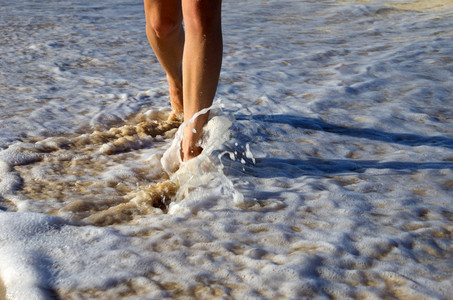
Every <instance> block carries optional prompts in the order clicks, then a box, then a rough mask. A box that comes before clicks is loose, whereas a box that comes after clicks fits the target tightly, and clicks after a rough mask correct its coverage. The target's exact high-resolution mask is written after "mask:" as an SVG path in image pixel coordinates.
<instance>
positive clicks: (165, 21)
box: [146, 16, 182, 39]
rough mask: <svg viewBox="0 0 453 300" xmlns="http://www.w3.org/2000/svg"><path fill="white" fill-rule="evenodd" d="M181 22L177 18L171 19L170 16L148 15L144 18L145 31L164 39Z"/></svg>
mask: <svg viewBox="0 0 453 300" xmlns="http://www.w3.org/2000/svg"><path fill="white" fill-rule="evenodd" d="M181 26H182V25H181V22H180V21H178V20H172V19H171V18H165V17H160V16H158V17H155V18H152V17H149V18H148V19H147V20H146V32H147V33H148V34H152V35H154V36H156V37H157V38H159V39H165V38H166V37H169V36H170V35H171V34H172V33H173V32H175V31H176V30H178V29H179V28H180V27H181Z"/></svg>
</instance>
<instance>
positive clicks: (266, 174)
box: [222, 115, 453, 178]
mask: <svg viewBox="0 0 453 300" xmlns="http://www.w3.org/2000/svg"><path fill="white" fill-rule="evenodd" d="M236 120H251V121H254V122H262V123H278V124H288V125H290V126H293V127H295V128H304V129H311V130H321V131H326V132H331V133H335V134H341V135H347V136H351V137H357V138H365V139H370V140H378V141H382V142H387V143H398V144H402V145H407V146H421V145H426V146H433V147H445V148H449V149H453V138H447V137H443V136H420V135H415V134H399V133H388V132H383V131H379V130H375V129H369V128H348V127H343V126H339V125H335V124H331V123H327V122H324V121H322V120H319V119H312V118H303V117H296V116H291V115H255V116H246V115H238V116H236ZM452 156H453V153H452ZM222 160H223V163H224V165H225V166H227V170H226V171H227V172H231V173H237V174H236V175H242V176H244V175H245V176H253V177H259V178H275V177H286V178H297V177H300V176H326V175H327V176H329V175H335V174H337V175H338V174H347V173H363V172H365V171H366V170H369V169H388V170H390V171H393V172H397V173H400V174H404V173H412V172H414V171H417V170H422V169H453V162H450V161H445V162H409V161H388V162H382V161H378V160H354V159H320V158H308V159H283V158H278V157H277V158H258V159H256V162H255V165H252V164H246V165H241V164H240V163H236V162H233V161H231V160H229V159H228V158H227V157H224V158H223V159H222Z"/></svg>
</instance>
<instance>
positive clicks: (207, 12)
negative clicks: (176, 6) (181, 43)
mask: <svg viewBox="0 0 453 300" xmlns="http://www.w3.org/2000/svg"><path fill="white" fill-rule="evenodd" d="M187 2H188V4H186V5H183V14H184V26H185V28H186V30H187V31H189V30H190V31H192V32H194V33H200V34H206V33H207V32H209V31H211V30H216V29H218V28H220V26H221V5H222V4H221V1H217V0H200V1H187Z"/></svg>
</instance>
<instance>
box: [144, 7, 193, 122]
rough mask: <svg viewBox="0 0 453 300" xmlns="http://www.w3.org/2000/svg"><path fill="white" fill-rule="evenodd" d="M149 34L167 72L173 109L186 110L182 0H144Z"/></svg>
mask: <svg viewBox="0 0 453 300" xmlns="http://www.w3.org/2000/svg"><path fill="white" fill-rule="evenodd" d="M144 7H145V16H146V35H147V36H148V41H149V43H150V44H151V47H152V48H153V51H154V53H155V54H156V57H157V59H158V60H159V62H160V64H161V65H162V67H163V68H164V70H165V72H166V73H167V81H168V85H169V92H170V103H171V108H172V111H173V112H174V113H176V114H182V113H183V85H182V55H183V49H184V30H183V27H182V8H181V0H144Z"/></svg>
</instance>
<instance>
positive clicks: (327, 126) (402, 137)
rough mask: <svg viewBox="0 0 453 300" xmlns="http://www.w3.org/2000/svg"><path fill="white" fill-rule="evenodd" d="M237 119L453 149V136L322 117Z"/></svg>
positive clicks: (272, 116)
mask: <svg viewBox="0 0 453 300" xmlns="http://www.w3.org/2000/svg"><path fill="white" fill-rule="evenodd" d="M235 118H236V120H239V121H240V120H250V121H256V122H263V123H277V124H288V125H290V126H293V127H294V128H304V129H311V130H320V131H325V132H331V133H335V134H340V135H347V136H351V137H356V138H364V139H370V140H377V141H383V142H387V143H396V144H401V145H406V146H422V145H425V146H433V147H445V148H450V149H453V138H448V137H443V136H422V135H416V134H408V133H391V132H383V131H379V130H376V129H371V128H349V127H344V126H340V125H336V124H331V123H328V122H325V121H322V120H320V119H313V118H305V117H297V116H291V115H254V116H247V115H237V116H235Z"/></svg>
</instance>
